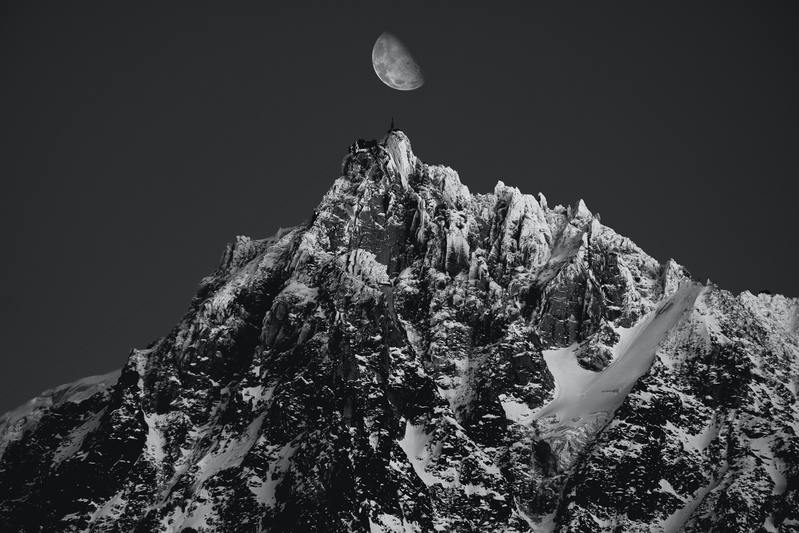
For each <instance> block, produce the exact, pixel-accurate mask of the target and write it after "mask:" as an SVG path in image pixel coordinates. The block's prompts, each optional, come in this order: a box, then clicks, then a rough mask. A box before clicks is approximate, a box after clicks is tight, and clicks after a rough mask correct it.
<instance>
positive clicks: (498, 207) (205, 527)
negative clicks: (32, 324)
mask: <svg viewBox="0 0 799 533" xmlns="http://www.w3.org/2000/svg"><path fill="white" fill-rule="evenodd" d="M798 368H799V302H798V301H797V300H795V299H790V298H785V297H782V296H771V295H767V294H759V295H757V296H755V295H752V294H750V293H743V294H741V295H739V296H735V295H732V294H730V293H728V292H725V291H723V290H721V289H719V288H717V287H715V286H712V285H702V284H699V283H698V282H696V281H695V280H692V279H691V277H690V275H689V274H688V273H687V271H686V270H685V269H684V268H683V267H681V266H680V265H678V264H677V263H676V262H674V261H673V260H669V261H667V262H665V263H660V262H659V261H657V260H655V259H654V258H652V257H650V256H648V255H647V254H646V253H645V252H644V251H642V250H641V249H640V248H638V247H637V246H636V245H635V244H634V243H633V242H631V241H630V240H629V239H627V238H625V237H622V236H620V235H618V234H617V233H615V232H614V231H613V230H612V229H610V228H608V227H606V226H604V225H603V224H602V223H601V222H600V220H599V218H598V217H597V216H595V215H594V214H592V212H591V211H590V210H589V209H588V208H587V206H586V205H585V203H584V202H583V201H582V200H580V201H578V202H577V203H576V204H574V205H572V206H567V207H563V206H554V207H551V206H550V205H549V204H548V202H547V200H546V198H545V197H544V196H543V195H542V194H539V195H538V196H537V197H534V196H530V195H527V194H523V193H522V192H521V191H519V190H518V189H516V188H514V187H510V186H506V185H505V184H503V183H502V182H500V183H498V184H497V186H496V187H495V189H494V191H493V192H491V193H488V194H473V193H471V192H470V191H469V189H468V188H467V187H466V186H465V185H463V184H462V183H461V182H460V178H459V177H458V174H457V172H455V171H454V170H453V169H451V168H448V167H444V166H433V165H427V164H424V163H422V162H421V161H420V160H419V158H417V157H416V155H415V154H414V153H413V150H412V147H411V143H410V141H409V139H408V138H407V136H406V135H405V134H404V133H402V132H399V131H392V132H390V133H389V134H388V135H387V136H386V137H384V138H383V139H381V140H379V141H363V140H360V141H358V142H356V143H354V144H353V145H352V146H351V147H350V150H349V153H348V154H347V156H346V157H345V159H344V162H343V165H342V172H341V176H340V177H339V178H338V179H336V180H335V182H334V183H333V184H332V186H331V188H330V190H329V191H328V192H327V193H326V194H325V195H324V197H323V198H322V200H321V202H320V204H319V205H318V207H317V208H316V210H315V211H314V213H313V217H312V218H311V220H310V221H309V222H308V223H307V224H305V225H302V226H299V227H295V228H290V229H288V230H281V231H280V232H278V234H277V235H275V236H274V237H271V238H268V239H260V240H258V239H250V238H248V237H237V238H236V240H235V242H234V243H233V244H231V245H229V246H228V248H227V249H226V251H225V253H224V254H223V257H222V260H221V262H220V265H219V267H218V269H217V270H216V272H215V273H213V274H212V275H211V276H208V277H206V278H204V279H203V280H202V281H201V284H200V288H199V290H198V292H197V295H196V296H195V297H194V299H193V300H192V302H191V305H190V307H189V310H188V312H187V314H186V315H185V317H184V318H183V319H182V320H181V322H180V323H179V324H178V325H177V326H175V327H174V328H173V330H172V331H171V332H170V333H169V334H168V335H166V336H165V337H163V338H161V339H159V340H158V341H156V342H154V343H153V344H152V345H150V346H148V347H147V348H145V349H142V350H134V351H133V352H132V353H131V354H130V357H129V359H128V362H127V364H126V365H125V367H124V368H123V369H122V370H121V372H120V373H119V374H118V379H117V375H116V374H115V375H111V376H107V377H103V378H98V379H89V380H83V381H81V382H78V383H76V384H73V385H69V386H64V387H59V388H57V389H55V390H54V391H50V392H48V393H45V394H43V395H42V396H41V397H39V398H37V399H36V400H33V401H32V403H30V404H28V405H27V406H23V407H22V408H20V409H18V410H16V411H13V412H11V413H9V414H7V415H4V417H3V418H0V530H2V531H97V532H105V531H108V532H110V531H147V532H151V531H152V532H157V531H162V532H166V531H178V532H187V533H191V532H201V531H342V532H344V531H370V532H375V531H385V532H389V531H404V532H408V531H497V532H499V531H502V532H506V531H575V532H598V531H607V532H610V531H678V530H681V529H682V530H684V531H710V530H713V531H778V530H779V531H791V530H797V528H799V515H798V514H797V508H799V497H798V496H797V486H799V485H798V484H797V483H798V482H799V440H797V438H798V437H797V432H799V412H798V411H797V401H796V397H797V393H799V387H798V385H797V383H799V372H798V371H797V369H798Z"/></svg>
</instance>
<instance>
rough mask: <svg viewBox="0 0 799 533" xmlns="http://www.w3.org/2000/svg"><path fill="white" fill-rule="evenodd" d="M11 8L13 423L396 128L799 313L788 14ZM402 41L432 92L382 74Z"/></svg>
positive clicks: (147, 325)
mask: <svg viewBox="0 0 799 533" xmlns="http://www.w3.org/2000/svg"><path fill="white" fill-rule="evenodd" d="M10 4H11V3H6V5H5V8H4V9H5V10H6V11H5V13H4V15H3V18H2V20H0V62H1V63H2V78H1V80H2V83H0V101H2V104H0V105H1V106H2V108H1V109H2V115H0V131H1V132H2V142H1V143H0V165H1V166H0V176H1V177H2V183H3V192H2V195H0V196H1V197H2V209H1V210H0V211H1V212H2V214H0V216H2V220H1V221H0V222H1V223H0V232H2V235H0V237H2V249H3V252H2V256H1V257H2V261H1V262H0V276H2V278H0V279H1V280H2V298H0V338H2V350H3V353H2V358H1V359H0V411H4V410H6V409H8V408H12V407H14V406H15V405H17V404H19V403H22V402H24V401H25V400H27V399H28V398H30V397H32V396H33V395H35V394H36V393H38V392H39V391H41V390H43V389H46V388H48V387H51V386H54V385H57V384H59V383H64V382H68V381H72V380H74V379H77V378H80V377H82V376H85V375H90V374H98V373H105V372H108V371H110V370H112V369H114V368H118V367H120V366H122V365H123V364H124V362H125V360H126V357H127V355H128V353H129V351H130V349H131V348H132V347H135V346H136V347H142V346H144V345H146V344H147V343H148V342H149V341H151V340H154V339H156V338H158V337H160V336H162V335H165V334H167V333H168V332H169V330H170V328H171V327H172V326H173V325H174V324H175V323H176V322H177V321H178V320H179V319H180V317H181V316H182V314H183V312H184V311H185V310H186V308H187V306H188V303H189V301H190V299H191V297H192V295H193V294H194V291H195V289H196V287H197V284H198V282H199V280H200V278H202V277H203V276H205V275H207V274H209V273H211V272H212V271H213V270H214V269H215V268H216V265H217V262H218V259H219V257H220V256H221V253H222V251H223V249H224V246H225V243H226V242H228V241H230V240H231V239H232V238H233V237H234V236H235V235H237V234H244V235H251V236H253V237H265V236H268V235H271V234H272V233H274V232H275V230H277V228H278V227H280V226H291V225H295V224H298V223H300V222H301V221H303V220H306V219H307V218H309V216H310V215H311V213H312V211H313V209H314V207H315V206H316V204H317V203H318V201H319V200H320V199H321V197H322V195H323V193H324V192H325V191H326V190H327V188H328V187H329V186H330V185H331V183H332V182H333V180H334V179H335V178H336V177H337V175H338V171H339V165H340V163H341V160H342V158H343V156H344V154H345V153H346V150H347V148H348V146H349V145H350V144H351V143H352V142H353V141H354V140H355V139H357V138H361V137H362V138H376V137H379V136H381V135H382V134H383V133H384V132H385V130H386V128H387V127H388V125H389V121H390V119H391V117H392V116H393V117H395V119H396V122H397V126H398V127H400V128H401V129H403V130H404V131H405V132H406V133H407V134H408V135H409V137H410V139H411V141H412V143H413V147H414V151H415V152H416V154H417V155H419V156H420V157H421V158H422V160H424V161H426V162H428V163H445V164H447V165H449V166H452V167H453V168H455V169H457V170H458V171H459V173H460V176H461V180H462V181H463V182H464V183H465V184H466V185H468V186H469V188H470V189H471V190H472V191H473V192H488V191H490V190H493V187H494V184H495V183H496V181H497V180H498V179H502V180H503V181H505V183H507V184H509V185H515V186H518V187H519V188H520V189H521V190H522V191H523V192H527V193H537V192H538V191H541V192H543V193H544V194H545V195H546V196H547V197H548V199H549V203H550V205H554V204H556V203H563V204H565V203H573V202H574V201H576V200H577V199H579V198H583V199H584V200H585V202H586V203H587V205H588V207H589V208H590V209H591V210H592V211H594V212H599V213H601V215H602V222H603V223H604V224H607V225H609V226H611V227H612V228H614V229H615V230H616V231H618V232H619V233H621V234H623V235H626V236H628V237H630V238H632V239H633V240H634V241H635V242H636V243H637V244H638V245H640V246H641V247H642V248H643V249H644V250H646V251H647V252H648V253H650V254H651V255H653V256H654V257H656V258H658V259H660V260H665V259H668V258H669V257H674V258H675V259H676V260H677V261H679V262H680V263H682V264H683V265H685V266H686V267H687V268H688V269H689V270H690V271H691V272H692V273H693V274H694V275H695V276H696V277H697V278H699V279H701V280H703V281H704V280H705V279H707V278H708V277H709V278H711V279H712V280H713V281H714V282H716V283H717V284H719V285H720V286H722V287H724V288H728V289H730V290H733V291H736V292H737V291H741V290H744V289H749V290H752V291H755V292H757V291H759V290H761V289H769V290H771V291H772V292H780V293H784V294H787V295H792V296H799V279H798V278H797V259H799V257H798V256H799V250H798V249H797V248H798V246H797V245H798V244H799V242H797V241H798V239H797V237H796V230H797V227H799V224H797V216H798V215H799V204H798V203H797V188H799V186H798V185H797V163H798V159H799V150H797V141H799V135H797V124H799V107H797V99H796V95H797V94H799V68H797V65H796V57H797V51H798V50H797V44H796V40H795V37H794V33H795V28H796V27H797V19H796V17H795V16H794V15H793V13H792V12H791V5H790V4H775V3H768V4H766V3H757V5H756V4H755V3H753V2H750V4H751V5H749V6H739V7H734V6H732V4H729V3H724V4H718V5H716V6H715V7H711V6H709V5H705V6H704V7H697V6H690V7H689V6H684V7H677V6H670V7H655V6H653V5H649V4H650V3H648V2H647V3H645V4H647V5H644V3H640V2H634V3H628V4H618V3H614V4H613V5H610V4H609V3H607V2H602V3H598V2H589V3H585V4H583V6H582V7H580V4H578V3H572V2H569V3H559V5H558V6H549V7H541V6H539V7H536V6H529V5H527V4H524V5H525V7H524V8H518V9H512V8H511V7H510V6H509V5H508V6H507V7H503V8H499V9H498V8H497V7H496V6H497V4H496V3H493V2H492V3H491V5H492V6H494V7H493V9H492V10H490V11H489V10H485V9H476V8H475V9H463V8H461V9H457V8H447V7H446V6H445V5H444V4H441V5H440V6H439V7H436V8H427V9H411V8H408V7H407V5H408V4H407V3H405V2H403V3H402V4H401V5H402V6H406V7H397V8H391V7H382V8H379V9H378V8H375V7H371V6H374V4H373V3H371V2H369V3H366V2H364V4H363V5H364V6H370V7H368V8H367V7H364V8H358V7H357V6H352V7H348V8H337V9H333V8H307V9H295V10H280V9H276V8H274V7H270V6H272V5H273V4H272V3H268V2H262V3H258V4H252V5H239V6H237V7H235V8H231V7H230V3H228V2H225V3H221V2H220V3H219V4H217V5H216V6H207V5H201V4H199V3H194V2H193V3H191V4H189V3H187V4H177V3H170V4H169V5H160V4H149V5H143V4H142V3H141V2H136V3H135V4H134V3H132V2H131V3H128V5H127V6H123V5H122V3H119V2H114V3H113V4H114V5H113V7H110V8H109V7H103V6H102V4H98V5H97V6H93V7H89V5H88V4H86V3H80V4H81V7H75V6H66V3H63V2H59V3H53V4H52V5H49V6H48V5H47V3H46V2H36V3H33V2H27V3H23V2H17V3H14V5H13V6H12V5H10ZM194 4H196V5H194ZM705 4H707V3H705ZM398 5H400V4H398ZM519 5H522V4H519ZM198 6H200V7H198ZM781 6H782V7H781ZM226 10H227V11H226ZM384 30H388V31H391V32H393V33H394V34H396V35H397V36H398V37H400V38H401V39H402V40H403V41H404V42H405V43H406V45H407V46H408V47H409V48H410V49H411V51H412V52H413V53H414V55H415V57H416V58H417V59H418V61H419V63H420V64H421V67H422V69H423V71H424V74H425V79H426V84H425V86H424V87H422V88H421V89H419V90H418V91H414V92H409V93H403V92H398V91H394V90H392V89H389V88H388V87H386V86H385V85H383V84H382V83H380V81H379V80H378V79H377V77H376V76H375V74H374V72H373V70H372V67H371V64H370V51H371V47H372V44H373V42H374V40H375V39H376V38H377V36H378V35H379V34H380V33H381V32H383V31H384Z"/></svg>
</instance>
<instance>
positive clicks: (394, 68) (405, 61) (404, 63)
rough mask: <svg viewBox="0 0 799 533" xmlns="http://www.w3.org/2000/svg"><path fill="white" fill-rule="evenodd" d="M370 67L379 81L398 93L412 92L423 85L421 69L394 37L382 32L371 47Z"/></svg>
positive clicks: (400, 42)
mask: <svg viewBox="0 0 799 533" xmlns="http://www.w3.org/2000/svg"><path fill="white" fill-rule="evenodd" d="M372 66H373V67H374V69H375V74H377V77H378V78H380V81H382V82H383V83H385V84H386V85H388V86H389V87H391V88H392V89H397V90H398V91H412V90H414V89H418V88H419V87H421V86H422V85H424V76H422V69H421V68H419V65H418V64H417V63H416V61H414V59H413V56H411V53H410V52H409V51H408V49H407V48H405V45H404V44H402V41H400V40H399V39H397V38H396V37H395V36H394V35H392V34H390V33H388V32H383V33H381V34H380V37H378V38H377V40H376V41H375V45H374V46H373V47H372Z"/></svg>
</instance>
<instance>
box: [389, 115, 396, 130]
mask: <svg viewBox="0 0 799 533" xmlns="http://www.w3.org/2000/svg"><path fill="white" fill-rule="evenodd" d="M396 129H397V128H396V127H395V126H394V117H391V126H389V128H388V132H389V133H391V132H392V131H396Z"/></svg>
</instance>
